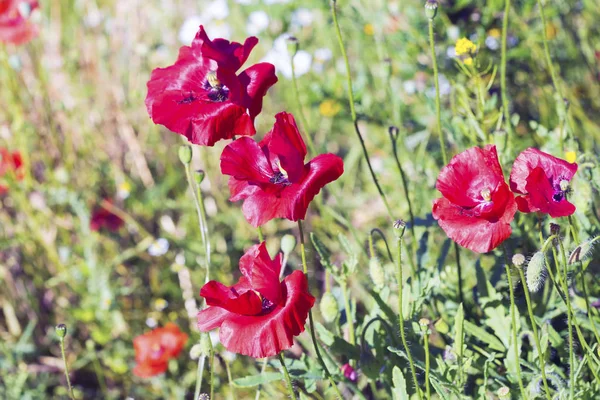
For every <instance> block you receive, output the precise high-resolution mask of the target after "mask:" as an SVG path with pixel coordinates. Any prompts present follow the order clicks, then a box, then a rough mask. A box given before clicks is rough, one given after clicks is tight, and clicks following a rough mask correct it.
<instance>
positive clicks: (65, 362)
mask: <svg viewBox="0 0 600 400" xmlns="http://www.w3.org/2000/svg"><path fill="white" fill-rule="evenodd" d="M59 343H60V355H61V356H62V359H63V363H64V364H65V378H67V388H68V390H69V398H71V399H72V400H75V394H74V393H73V386H71V378H70V377H69V365H68V364H67V356H66V355H65V339H64V338H62V337H59Z"/></svg>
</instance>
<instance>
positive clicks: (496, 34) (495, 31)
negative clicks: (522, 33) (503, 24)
mask: <svg viewBox="0 0 600 400" xmlns="http://www.w3.org/2000/svg"><path fill="white" fill-rule="evenodd" d="M488 35H490V36H491V37H494V38H499V37H500V36H501V35H502V32H501V31H500V29H498V28H492V29H490V30H489V31H488Z"/></svg>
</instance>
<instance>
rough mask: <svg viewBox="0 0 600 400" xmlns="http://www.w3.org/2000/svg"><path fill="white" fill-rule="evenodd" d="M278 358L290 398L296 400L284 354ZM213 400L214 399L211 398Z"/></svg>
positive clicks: (280, 354)
mask: <svg viewBox="0 0 600 400" xmlns="http://www.w3.org/2000/svg"><path fill="white" fill-rule="evenodd" d="M277 356H278V357H279V362H280V363H281V369H282V370H283V376H285V381H286V382H287V386H288V393H289V395H290V398H292V399H293V400H296V399H297V397H296V392H295V391H294V385H292V379H291V378H290V373H289V372H288V369H287V367H286V366H285V360H284V359H283V353H279V354H277ZM211 399H212V397H211Z"/></svg>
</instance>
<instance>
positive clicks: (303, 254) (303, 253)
mask: <svg viewBox="0 0 600 400" xmlns="http://www.w3.org/2000/svg"><path fill="white" fill-rule="evenodd" d="M298 230H299V231H300V255H301V257H302V271H303V272H304V275H305V276H306V280H307V281H308V265H307V264H306V247H305V244H304V230H303V229H302V220H298ZM308 321H309V327H310V337H311V339H312V342H313V346H314V347H315V354H316V356H317V360H318V361H319V364H320V365H321V368H323V371H324V372H325V376H326V377H327V379H329V383H331V386H332V387H333V390H334V391H335V394H336V396H337V398H338V399H339V400H343V399H344V398H343V397H342V394H341V393H340V390H339V389H338V387H337V384H336V382H335V380H334V379H333V376H331V373H330V372H329V369H327V365H325V361H323V357H322V356H321V350H320V349H319V342H318V341H317V335H316V334H315V321H314V319H313V314H312V308H311V309H310V310H309V311H308Z"/></svg>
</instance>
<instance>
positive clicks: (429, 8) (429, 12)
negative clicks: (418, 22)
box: [425, 0, 438, 19]
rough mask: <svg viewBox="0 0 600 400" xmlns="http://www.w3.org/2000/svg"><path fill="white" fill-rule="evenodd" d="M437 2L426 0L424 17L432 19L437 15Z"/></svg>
mask: <svg viewBox="0 0 600 400" xmlns="http://www.w3.org/2000/svg"><path fill="white" fill-rule="evenodd" d="M437 9H438V2H437V0H427V2H426V3H425V15H426V16H427V18H429V19H434V18H435V16H436V14H437Z"/></svg>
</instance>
